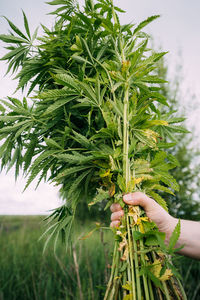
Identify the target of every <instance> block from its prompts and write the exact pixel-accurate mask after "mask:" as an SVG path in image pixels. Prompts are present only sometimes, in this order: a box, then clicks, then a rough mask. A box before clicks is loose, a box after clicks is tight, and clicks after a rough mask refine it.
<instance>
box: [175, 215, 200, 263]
mask: <svg viewBox="0 0 200 300" xmlns="http://www.w3.org/2000/svg"><path fill="white" fill-rule="evenodd" d="M174 221H175V222H174V223H175V225H176V224H177V222H178V219H174ZM182 245H184V248H183V249H181V250H180V251H179V252H178V253H179V254H182V255H186V256H189V257H191V258H195V259H200V222H195V221H187V220H181V233H180V237H179V239H178V242H177V244H176V248H179V247H181V246H182Z"/></svg>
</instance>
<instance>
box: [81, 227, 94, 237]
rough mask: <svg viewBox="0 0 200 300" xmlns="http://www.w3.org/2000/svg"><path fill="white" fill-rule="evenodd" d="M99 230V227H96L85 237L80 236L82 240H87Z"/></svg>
mask: <svg viewBox="0 0 200 300" xmlns="http://www.w3.org/2000/svg"><path fill="white" fill-rule="evenodd" d="M95 230H97V228H94V229H93V230H91V231H90V232H89V233H88V234H86V235H84V236H83V237H81V238H80V240H86V239H88V238H89V237H90V236H91V235H92V234H93V232H94V231H95Z"/></svg>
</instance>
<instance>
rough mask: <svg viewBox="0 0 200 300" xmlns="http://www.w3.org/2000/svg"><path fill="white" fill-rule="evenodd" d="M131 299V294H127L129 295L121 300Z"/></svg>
mask: <svg viewBox="0 0 200 300" xmlns="http://www.w3.org/2000/svg"><path fill="white" fill-rule="evenodd" d="M132 299H133V294H132V293H131V294H129V295H126V296H124V298H123V300H132Z"/></svg>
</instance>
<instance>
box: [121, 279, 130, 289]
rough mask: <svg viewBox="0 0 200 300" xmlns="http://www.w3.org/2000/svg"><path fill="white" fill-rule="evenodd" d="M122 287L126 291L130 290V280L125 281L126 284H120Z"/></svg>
mask: <svg viewBox="0 0 200 300" xmlns="http://www.w3.org/2000/svg"><path fill="white" fill-rule="evenodd" d="M122 288H123V289H125V290H128V291H131V289H132V287H131V282H130V281H127V282H126V284H124V285H122Z"/></svg>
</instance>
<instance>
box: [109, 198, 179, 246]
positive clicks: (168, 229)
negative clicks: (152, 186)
mask: <svg viewBox="0 0 200 300" xmlns="http://www.w3.org/2000/svg"><path fill="white" fill-rule="evenodd" d="M123 201H124V202H125V203H126V204H128V205H139V206H141V207H143V209H144V210H145V212H146V214H147V217H148V218H150V219H151V220H152V221H153V222H155V223H156V225H157V226H158V229H159V230H160V231H161V232H165V233H166V239H165V241H166V243H167V242H168V241H169V238H170V236H171V234H172V232H173V230H174V228H175V226H176V224H177V219H175V218H173V217H172V216H170V215H169V214H168V213H167V212H166V210H165V209H164V208H162V207H161V206H160V205H159V204H158V203H157V202H156V201H155V200H153V199H152V198H149V197H148V196H147V195H145V194H144V193H141V192H135V193H130V194H126V195H124V196H123ZM110 209H111V211H112V214H111V221H112V222H111V224H110V226H111V227H116V226H118V225H119V224H120V218H121V217H122V216H123V215H124V211H123V209H122V208H121V206H120V205H119V204H118V203H113V204H112V205H111V207H110Z"/></svg>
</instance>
